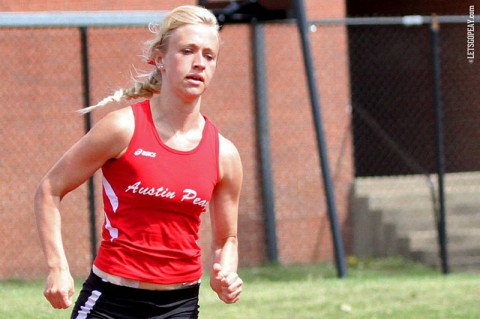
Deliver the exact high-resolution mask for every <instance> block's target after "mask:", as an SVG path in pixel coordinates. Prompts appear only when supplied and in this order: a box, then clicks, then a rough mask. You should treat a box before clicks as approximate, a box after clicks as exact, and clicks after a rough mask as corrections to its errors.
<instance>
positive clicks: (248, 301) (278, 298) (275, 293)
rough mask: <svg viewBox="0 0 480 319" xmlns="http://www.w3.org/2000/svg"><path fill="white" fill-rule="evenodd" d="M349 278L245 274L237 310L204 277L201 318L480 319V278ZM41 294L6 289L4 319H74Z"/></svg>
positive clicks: (280, 271) (397, 269) (412, 273)
mask: <svg viewBox="0 0 480 319" xmlns="http://www.w3.org/2000/svg"><path fill="white" fill-rule="evenodd" d="M348 272H349V273H348V277H347V278H344V279H338V278H336V272H335V268H334V267H333V266H332V265H326V264H322V265H310V266H289V267H281V266H264V267H258V268H248V269H241V270H240V274H241V276H242V277H243V278H244V281H245V286H244V292H243V295H242V299H241V300H240V301H239V302H238V303H237V304H235V305H224V304H223V303H222V302H220V301H219V300H218V299H217V297H216V295H215V294H214V293H213V292H212V291H211V290H210V288H209V287H208V278H205V279H204V284H203V286H202V290H201V295H200V318H201V319H217V318H218V319H220V318H221V319H224V318H228V319H240V318H241V319H257V318H262V319H270V318H275V319H316V318H319V319H320V318H328V319H337V318H338V319H341V318H355V319H367V318H368V319H374V318H378V319H380V318H382V319H383V318H388V319H400V318H401V319H411V318H421V319H430V318H431V319H441V318H445V319H478V318H480V274H474V273H464V274H461V273H452V274H449V275H446V276H445V275H442V274H440V273H439V272H438V271H436V270H432V269H430V268H426V267H423V266H421V265H417V264H413V263H409V262H405V261H403V260H400V259H383V260H369V261H363V262H355V261H353V262H351V263H350V264H349V268H348ZM80 284H81V280H77V288H78V286H79V285H80ZM42 289H43V282H41V281H35V282H24V281H4V282H0V318H1V319H30V318H34V319H42V318H49V319H56V318H69V314H70V311H68V310H67V311H62V310H53V309H51V308H50V306H49V305H48V304H47V302H46V300H44V298H43V296H42ZM77 291H78V289H77Z"/></svg>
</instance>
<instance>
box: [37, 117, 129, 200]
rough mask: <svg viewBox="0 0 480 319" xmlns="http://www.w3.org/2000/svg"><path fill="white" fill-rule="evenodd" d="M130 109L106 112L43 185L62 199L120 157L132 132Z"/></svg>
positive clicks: (59, 161) (70, 150)
mask: <svg viewBox="0 0 480 319" xmlns="http://www.w3.org/2000/svg"><path fill="white" fill-rule="evenodd" d="M133 130H134V120H133V114H132V112H131V108H125V109H121V110H118V111H115V112H111V113H109V114H107V115H106V116H105V117H104V118H103V119H102V120H100V121H99V122H98V123H97V124H96V125H95V126H94V127H93V128H92V129H91V130H90V131H89V132H88V133H87V134H85V135H84V136H83V137H82V138H81V139H80V140H79V141H77V142H76V143H75V144H74V145H73V146H72V147H71V148H70V149H69V150H68V151H66V152H65V154H64V155H63V156H62V157H61V158H60V159H59V160H58V162H57V163H56V164H55V165H54V166H53V167H52V169H51V170H50V171H49V172H48V173H47V174H46V175H45V177H44V178H43V180H42V183H41V185H43V186H44V187H48V192H49V193H50V194H51V195H53V196H58V197H59V198H62V197H63V196H65V195H66V194H67V193H68V192H70V191H71V190H73V189H75V188H77V187H78V186H80V185H81V184H82V183H84V182H85V181H86V180H87V179H88V178H89V177H91V176H92V175H93V174H94V173H95V171H97V170H98V169H99V168H100V167H102V165H103V164H104V163H105V162H106V161H108V160H109V159H112V158H115V157H118V156H119V155H120V154H121V153H122V152H123V151H124V150H125V149H126V147H127V146H128V144H129V142H130V139H131V137H132V135H133Z"/></svg>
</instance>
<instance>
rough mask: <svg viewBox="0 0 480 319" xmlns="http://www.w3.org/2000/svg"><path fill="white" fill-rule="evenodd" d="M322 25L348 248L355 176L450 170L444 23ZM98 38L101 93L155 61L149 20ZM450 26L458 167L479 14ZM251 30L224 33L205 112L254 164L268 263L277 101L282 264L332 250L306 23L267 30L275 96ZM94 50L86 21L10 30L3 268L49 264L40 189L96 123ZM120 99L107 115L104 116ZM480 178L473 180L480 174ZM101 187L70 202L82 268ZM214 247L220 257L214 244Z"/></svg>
mask: <svg viewBox="0 0 480 319" xmlns="http://www.w3.org/2000/svg"><path fill="white" fill-rule="evenodd" d="M311 24H312V28H311V31H312V32H311V33H310V39H311V43H312V51H313V55H314V62H315V71H316V76H317V79H318V83H319V87H318V90H319V93H320V96H321V107H322V109H323V120H324V122H325V131H326V138H327V144H328V145H327V146H328V150H329V154H328V155H329V158H330V163H331V167H330V168H331V171H332V176H333V180H334V185H335V195H336V200H337V202H338V207H339V217H340V222H341V225H342V230H343V233H344V234H343V235H344V238H345V243H346V246H347V247H346V248H347V252H349V253H351V252H352V247H353V243H352V240H353V239H352V238H353V237H352V233H353V229H352V228H353V227H354V225H353V224H352V222H351V218H350V217H349V216H350V214H351V213H352V212H350V213H349V209H350V208H349V207H350V204H349V201H350V192H351V187H352V185H353V182H354V179H355V177H356V178H366V177H380V176H394V175H395V176H396V175H411V174H420V175H422V174H427V175H428V174H433V173H435V172H436V164H435V163H436V149H435V129H434V126H435V121H434V99H433V96H434V91H433V75H432V47H431V34H430V27H429V25H428V24H427V25H420V26H409V27H406V26H404V25H401V24H398V25H381V20H379V21H377V23H375V25H349V24H348V23H347V24H342V23H335V24H331V23H325V22H322V21H312V22H311ZM87 35H88V61H89V82H90V85H89V93H90V97H91V102H92V103H95V102H96V101H98V100H100V99H101V98H103V97H104V96H106V95H109V94H110V93H111V92H112V91H113V90H115V89H117V88H119V87H125V86H128V85H129V84H131V73H135V71H136V70H145V69H148V65H147V64H146V63H145V62H144V61H142V60H141V58H140V57H139V55H140V54H141V49H142V46H143V43H144V42H145V41H146V40H147V39H149V37H150V34H149V33H148V31H147V30H146V27H145V26H144V25H142V26H138V25H134V26H108V27H105V26H104V27H100V26H96V27H88V28H87ZM440 35H441V60H442V64H441V71H442V73H441V75H442V78H441V83H442V96H443V106H444V117H443V120H444V128H445V131H444V134H445V150H446V153H445V157H446V170H447V172H451V173H458V172H474V171H477V170H479V166H480V159H479V156H478V155H477V153H478V152H479V150H478V147H477V146H476V141H477V140H478V138H479V135H480V130H479V129H478V125H477V123H478V117H479V116H480V113H479V112H480V111H478V108H476V107H475V102H476V101H479V98H480V96H479V94H480V91H478V90H476V80H477V77H478V74H480V73H479V71H480V70H479V67H480V64H479V63H473V64H469V63H468V61H467V57H466V25H465V23H463V24H462V23H456V24H455V23H449V24H441V31H440ZM251 36H252V28H251V26H249V25H229V26H226V27H224V28H223V29H222V42H223V43H222V54H221V57H220V61H219V67H218V71H217V74H216V78H215V79H214V81H213V82H212V87H211V88H210V89H209V91H208V92H207V93H206V95H205V97H204V100H203V103H202V105H203V106H202V107H203V111H204V113H205V114H206V115H207V116H209V117H210V118H211V119H212V120H213V122H214V123H216V124H217V126H218V127H219V128H220V131H221V132H222V133H223V135H225V136H226V137H227V138H229V139H231V140H232V141H233V142H234V143H235V144H236V145H237V147H238V148H239V151H240V153H241V154H242V158H243V162H244V170H245V179H244V188H243V193H242V201H241V207H240V221H239V228H240V242H241V246H240V254H241V256H242V258H241V264H242V265H243V266H249V265H258V264H260V263H262V262H265V261H267V259H268V258H267V253H266V243H265V241H266V238H265V234H264V233H265V231H264V227H265V226H264V216H263V205H262V202H261V201H262V199H261V183H260V173H259V164H258V151H257V144H256V143H257V142H256V139H257V137H256V129H255V123H256V119H255V102H254V100H255V98H254V97H255V94H264V95H265V96H267V97H268V105H269V127H270V131H269V134H270V149H271V159H272V163H271V169H272V172H273V175H272V176H273V183H274V186H273V187H274V193H275V212H276V218H277V228H278V231H277V234H278V249H279V255H280V261H281V262H284V263H294V262H314V261H319V260H328V259H331V254H332V247H331V241H330V231H329V229H328V222H327V221H328V219H327V214H326V207H325V203H324V201H325V200H324V195H323V185H322V182H321V178H320V175H321V171H320V168H319V164H318V152H317V145H316V143H315V138H314V135H315V134H314V128H313V121H312V115H311V111H310V102H309V99H308V92H307V87H306V83H305V70H304V68H303V64H302V53H301V50H300V45H299V37H298V31H297V28H296V26H295V25H294V24H292V23H284V24H283V23H272V24H268V25H266V27H265V54H266V57H265V62H266V68H267V72H266V74H265V76H266V77H267V83H268V86H267V88H266V92H255V86H254V76H255V74H254V68H253V62H252V53H251V52H252V48H251V42H252V38H251ZM81 53H82V43H81V29H79V28H78V27H61V26H58V27H57V26H56V27H48V26H45V27H38V26H37V27H13V26H10V27H4V28H1V29H0V61H2V62H1V63H2V70H3V72H2V85H1V87H0V97H1V100H2V103H1V106H0V115H1V116H0V125H1V128H2V142H1V147H0V149H1V155H2V161H1V164H0V165H1V170H2V173H3V174H2V183H1V184H0V185H1V186H0V196H1V199H0V219H1V222H0V232H1V233H2V234H3V236H2V238H3V240H2V244H1V246H0V248H1V249H0V278H12V277H21V278H38V277H43V275H44V274H45V268H44V264H45V262H44V257H43V254H42V252H41V247H40V244H39V241H38V236H37V232H36V225H35V217H34V214H33V209H32V206H33V194H34V192H35V188H36V185H37V183H38V182H39V180H40V179H41V177H42V176H43V175H44V174H45V173H46V171H47V170H48V169H49V167H51V166H52V165H53V164H54V163H55V161H56V160H57V159H58V158H59V157H60V156H61V155H62V154H63V152H65V150H67V149H68V148H69V147H70V146H71V145H72V144H73V143H74V142H75V141H76V140H78V139H79V138H80V137H81V136H82V135H83V134H84V132H85V121H84V118H83V117H81V116H79V115H77V114H76V113H75V112H74V111H75V110H76V109H79V108H80V107H83V106H84V94H85V89H86V88H85V87H84V85H83V83H84V73H83V72H82V55H81ZM128 104H129V103H127V102H125V103H121V104H120V105H118V106H116V107H123V106H127V105H128ZM116 107H110V108H109V110H99V111H98V112H97V111H95V112H94V113H93V114H92V121H93V124H94V123H95V122H96V121H98V120H99V119H100V118H101V117H102V116H103V115H104V114H105V112H108V111H110V110H112V109H115V108H116ZM94 180H95V183H94V185H95V190H94V192H95V204H96V211H95V216H96V227H95V228H96V229H97V230H98V233H97V234H96V237H97V238H96V239H97V242H98V240H100V238H98V237H99V233H100V228H101V226H102V222H103V213H102V206H101V183H100V179H99V176H98V174H97V175H96V176H95V177H94ZM470 182H471V183H472V185H473V184H474V183H476V182H477V180H476V179H471V180H470ZM470 182H469V183H470ZM478 182H480V180H478ZM87 193H88V189H87V186H86V185H83V186H81V187H80V188H79V189H78V190H75V191H74V192H73V193H72V194H69V195H68V196H67V197H66V198H65V200H64V202H63V203H62V216H63V217H62V218H63V223H64V225H63V231H64V238H65V243H64V244H65V246H66V251H67V255H68V258H69V261H70V266H71V269H72V272H73V273H74V274H75V275H83V274H86V273H87V272H88V271H89V267H90V265H91V260H92V255H91V248H92V247H91V245H92V238H91V232H90V222H89V213H88V210H89V203H88V194H87ZM208 224H209V223H208V217H205V222H204V223H203V225H202V234H203V236H201V240H200V243H201V245H202V247H208V245H209V240H210V237H209V225H208ZM306 243H308V244H306ZM204 253H205V257H204V262H205V263H207V262H208V257H209V253H208V250H207V249H205V251H204Z"/></svg>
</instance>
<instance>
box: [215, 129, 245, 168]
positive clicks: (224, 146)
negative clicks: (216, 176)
mask: <svg viewBox="0 0 480 319" xmlns="http://www.w3.org/2000/svg"><path fill="white" fill-rule="evenodd" d="M219 152H220V172H221V175H222V177H223V176H225V175H230V176H232V175H233V176H235V175H242V160H241V158H240V153H239V152H238V149H237V147H236V146H235V145H234V144H233V143H232V142H231V141H230V140H229V139H227V138H225V137H224V136H223V135H221V134H219Z"/></svg>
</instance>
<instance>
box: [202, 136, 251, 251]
mask: <svg viewBox="0 0 480 319" xmlns="http://www.w3.org/2000/svg"><path fill="white" fill-rule="evenodd" d="M242 180H243V169H242V162H241V159H240V155H239V153H238V150H237V149H236V147H235V146H234V145H233V143H232V142H230V141H229V140H227V139H225V138H224V137H222V136H221V135H220V181H219V182H218V184H217V185H216V187H215V189H214V192H213V196H212V200H211V202H210V214H211V220H212V228H213V233H214V239H215V242H219V241H220V242H221V241H223V240H225V239H226V238H228V237H236V236H237V217H238V205H239V201H240V190H241V186H242Z"/></svg>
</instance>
